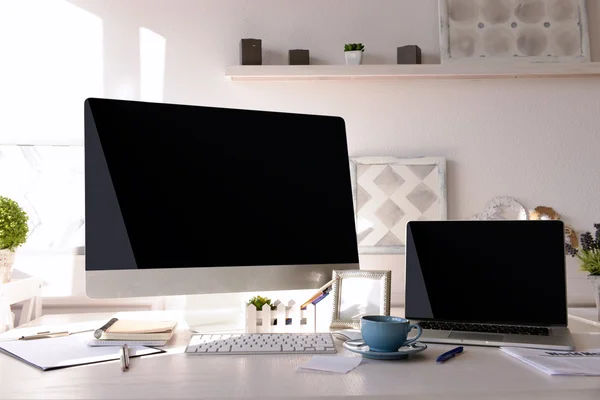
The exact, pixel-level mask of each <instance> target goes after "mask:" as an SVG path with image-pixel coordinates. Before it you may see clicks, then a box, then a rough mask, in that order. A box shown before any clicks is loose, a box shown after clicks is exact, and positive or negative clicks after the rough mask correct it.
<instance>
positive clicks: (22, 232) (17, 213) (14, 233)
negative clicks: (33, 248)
mask: <svg viewBox="0 0 600 400" xmlns="http://www.w3.org/2000/svg"><path fill="white" fill-rule="evenodd" d="M27 220H28V217H27V213H25V211H23V209H22V208H21V207H20V206H19V204H17V202H16V201H14V200H11V199H9V198H7V197H3V196H0V250H8V251H14V250H15V249H16V248H17V247H19V246H20V245H22V244H23V243H25V241H26V240H27V233H28V232H29V228H28V226H27Z"/></svg>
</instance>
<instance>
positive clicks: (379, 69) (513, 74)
mask: <svg viewBox="0 0 600 400" xmlns="http://www.w3.org/2000/svg"><path fill="white" fill-rule="evenodd" d="M225 76H226V77H227V78H229V79H231V80H232V81H306V80H371V81H373V80H375V81H376V80H456V79H463V80H481V79H516V78H520V79H531V78H591V77H600V62H592V63H576V64H575V63H574V64H551V63H548V64H542V63H535V64H517V65H515V64H513V65H510V64H492V65H490V64H484V63H473V64H468V65H467V64H462V65H461V64H423V65H393V64H392V65H234V66H228V67H226V68H225Z"/></svg>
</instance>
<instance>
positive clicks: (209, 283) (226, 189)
mask: <svg viewBox="0 0 600 400" xmlns="http://www.w3.org/2000/svg"><path fill="white" fill-rule="evenodd" d="M84 108H85V215H86V230H85V270H86V274H85V275H86V292H87V295H88V297H90V298H118V297H142V296H144V297H145V296H163V295H186V294H211V293H233V292H249V291H259V290H260V291H270V290H300V289H313V288H318V287H320V286H322V285H323V284H324V283H326V282H327V281H329V280H330V279H331V276H332V271H333V270H336V269H358V248H357V238H356V230H355V220H354V207H353V196H352V188H351V181H350V167H349V159H348V148H347V142H346V131H345V124H344V120H343V119H342V118H339V117H333V116H320V115H302V114H292V113H281V112H268V111H253V110H242V109H228V108H216V107H202V106H191V105H177V104H162V103H147V102H139V101H125V100H113V99H99V98H90V99H87V100H86V101H85V105H84Z"/></svg>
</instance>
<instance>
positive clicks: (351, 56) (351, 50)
mask: <svg viewBox="0 0 600 400" xmlns="http://www.w3.org/2000/svg"><path fill="white" fill-rule="evenodd" d="M364 51H365V46H364V45H363V44H362V43H347V44H345V45H344V55H345V56H346V65H360V64H362V56H363V52H364Z"/></svg>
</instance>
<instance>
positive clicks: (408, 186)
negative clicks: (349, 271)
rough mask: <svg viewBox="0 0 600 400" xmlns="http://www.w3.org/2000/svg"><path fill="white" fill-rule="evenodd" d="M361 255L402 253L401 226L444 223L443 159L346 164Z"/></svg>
mask: <svg viewBox="0 0 600 400" xmlns="http://www.w3.org/2000/svg"><path fill="white" fill-rule="evenodd" d="M350 173H351V176H352V191H353V198H354V212H355V218H356V231H357V232H356V234H357V239H358V249H359V252H360V253H363V254H364V253H367V254H368V253H371V254H399V253H404V250H405V238H406V223H407V222H408V221H415V220H432V221H436V220H445V219H447V201H446V159H445V158H440V157H423V158H405V159H403V158H396V157H363V158H351V159H350Z"/></svg>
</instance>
